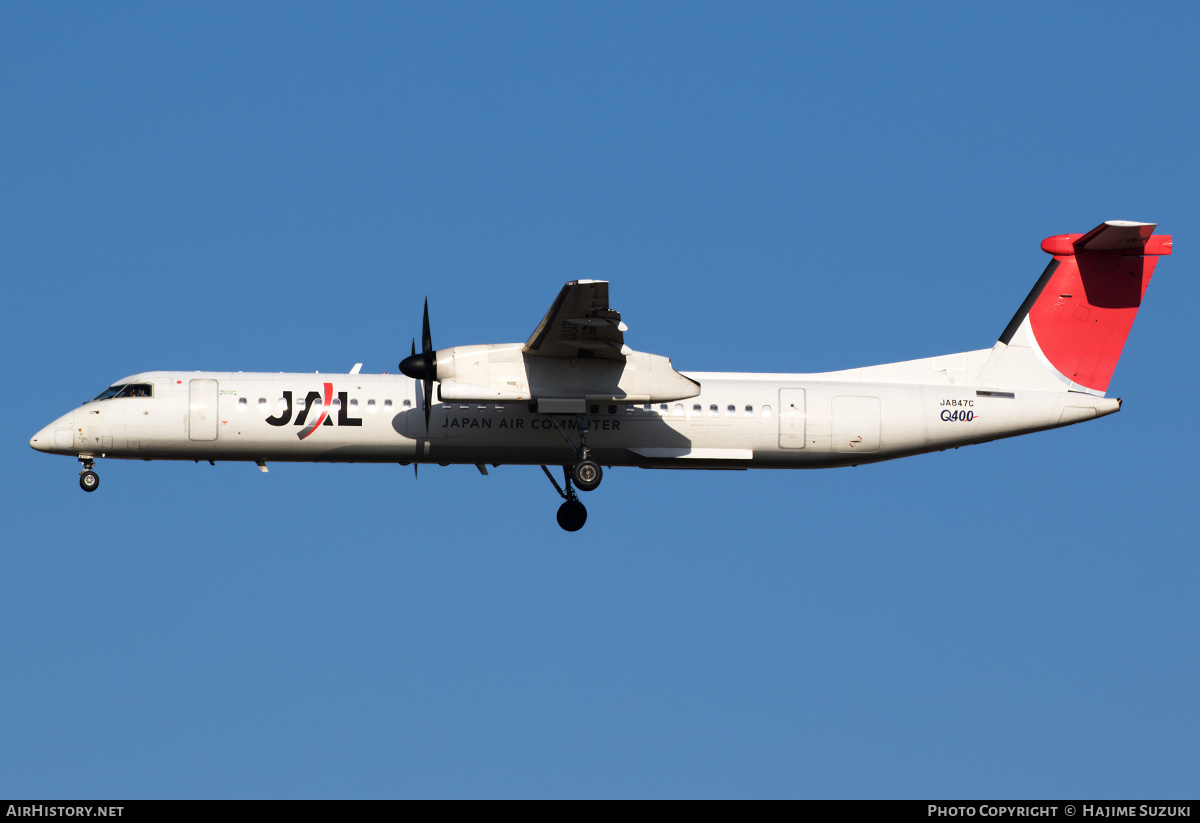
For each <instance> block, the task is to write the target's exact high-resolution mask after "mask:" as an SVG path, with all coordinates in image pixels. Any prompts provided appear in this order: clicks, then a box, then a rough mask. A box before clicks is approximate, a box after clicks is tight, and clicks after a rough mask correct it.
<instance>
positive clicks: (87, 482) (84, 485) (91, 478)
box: [79, 470, 100, 492]
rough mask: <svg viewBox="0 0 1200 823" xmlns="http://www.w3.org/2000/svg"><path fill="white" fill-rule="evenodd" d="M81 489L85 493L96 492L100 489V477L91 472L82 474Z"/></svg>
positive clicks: (80, 477)
mask: <svg viewBox="0 0 1200 823" xmlns="http://www.w3.org/2000/svg"><path fill="white" fill-rule="evenodd" d="M79 488H81V489H83V490H84V491H85V492H94V491H95V490H96V489H98V488H100V475H98V474H96V473H95V472H94V471H91V470H88V471H83V472H80V473H79Z"/></svg>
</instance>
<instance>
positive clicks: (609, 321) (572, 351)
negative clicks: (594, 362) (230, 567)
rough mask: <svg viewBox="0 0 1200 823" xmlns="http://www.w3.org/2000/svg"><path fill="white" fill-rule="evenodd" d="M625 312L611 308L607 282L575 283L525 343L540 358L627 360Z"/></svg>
mask: <svg viewBox="0 0 1200 823" xmlns="http://www.w3.org/2000/svg"><path fill="white" fill-rule="evenodd" d="M625 331H628V327H627V326H626V325H625V324H624V323H622V322H621V313H620V312H616V311H613V310H612V309H610V308H609V307H608V281H607V280H572V281H571V282H570V283H567V284H566V285H565V286H563V287H562V291H560V292H559V293H558V297H557V298H555V300H554V305H552V306H551V307H550V311H548V312H546V316H545V317H543V318H542V322H541V323H539V324H538V327H537V329H535V330H534V332H533V336H532V337H530V338H529V341H528V342H527V343H526V344H525V353H526V354H531V355H535V356H537V357H558V358H570V359H574V358H579V357H601V358H604V359H607V360H624V359H625V356H626V355H627V354H629V353H630V350H629V348H628V347H627V346H626V345H625V336H624V335H623V334H622V332H625Z"/></svg>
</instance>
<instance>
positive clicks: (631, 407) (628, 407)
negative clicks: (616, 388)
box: [625, 406, 633, 414]
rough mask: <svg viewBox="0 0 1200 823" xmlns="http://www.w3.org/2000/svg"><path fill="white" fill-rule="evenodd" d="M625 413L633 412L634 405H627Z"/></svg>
mask: <svg viewBox="0 0 1200 823" xmlns="http://www.w3.org/2000/svg"><path fill="white" fill-rule="evenodd" d="M625 413H626V414H633V406H626V407H625Z"/></svg>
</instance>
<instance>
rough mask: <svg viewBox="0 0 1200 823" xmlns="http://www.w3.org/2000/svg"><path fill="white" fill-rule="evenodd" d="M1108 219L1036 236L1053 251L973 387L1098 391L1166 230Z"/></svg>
mask: <svg viewBox="0 0 1200 823" xmlns="http://www.w3.org/2000/svg"><path fill="white" fill-rule="evenodd" d="M1154 226H1155V224H1153V223H1131V222H1128V221H1124V220H1110V221H1108V222H1107V223H1102V224H1101V225H1099V226H1097V227H1096V228H1094V229H1092V230H1091V231H1090V232H1088V233H1087V234H1060V235H1056V236H1054V237H1047V238H1046V239H1045V240H1043V241H1042V250H1043V251H1045V252H1046V253H1047V254H1050V255H1051V256H1053V258H1054V259H1053V260H1051V261H1050V265H1048V266H1047V267H1046V270H1045V271H1044V272H1042V276H1041V277H1040V278H1039V279H1038V282H1037V284H1036V285H1035V286H1034V287H1033V291H1031V292H1030V293H1029V296H1028V297H1026V298H1025V302H1024V303H1022V304H1021V308H1020V309H1018V310H1017V313H1016V314H1015V315H1014V316H1013V319H1012V321H1011V322H1009V324H1008V326H1007V327H1006V328H1005V329H1004V332H1003V333H1002V334H1001V335H1000V339H999V341H997V343H996V345H995V346H994V347H993V348H992V353H991V354H990V355H989V356H988V359H987V361H986V362H985V363H984V364H983V368H982V369H981V370H980V373H979V379H978V381H977V382H978V384H979V385H980V386H984V387H995V388H1023V389H1037V390H1043V391H1047V390H1055V389H1057V390H1061V391H1079V392H1086V393H1088V394H1093V395H1097V396H1101V397H1102V396H1103V395H1104V393H1105V392H1106V391H1107V390H1108V383H1109V381H1110V380H1111V379H1112V374H1113V370H1114V369H1115V368H1116V366H1117V360H1118V359H1119V358H1120V356H1121V350H1122V349H1123V348H1124V346H1125V340H1126V338H1127V337H1128V336H1129V329H1130V328H1131V327H1132V326H1133V319H1134V317H1135V316H1136V315H1137V310H1138V307H1139V306H1141V304H1142V297H1143V296H1144V295H1145V293H1146V287H1147V286H1149V285H1150V276H1151V275H1152V274H1153V273H1154V265H1155V263H1157V262H1158V258H1159V256H1160V255H1164V254H1170V253H1171V237H1170V235H1162V234H1154V233H1153V232H1154Z"/></svg>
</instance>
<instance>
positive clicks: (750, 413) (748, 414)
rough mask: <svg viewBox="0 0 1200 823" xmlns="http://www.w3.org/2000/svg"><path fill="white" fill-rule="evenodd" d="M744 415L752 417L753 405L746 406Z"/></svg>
mask: <svg viewBox="0 0 1200 823" xmlns="http://www.w3.org/2000/svg"><path fill="white" fill-rule="evenodd" d="M746 416H747V417H753V416H754V407H753V406H747V407H746Z"/></svg>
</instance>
